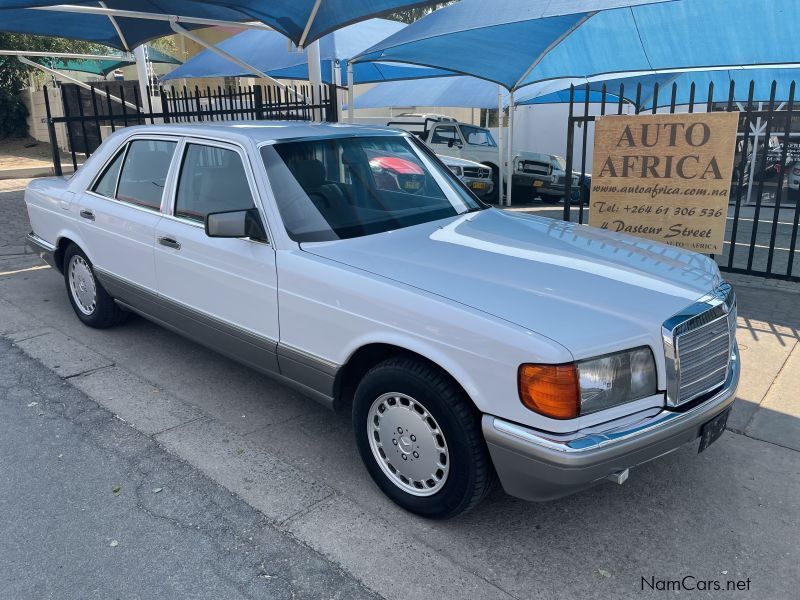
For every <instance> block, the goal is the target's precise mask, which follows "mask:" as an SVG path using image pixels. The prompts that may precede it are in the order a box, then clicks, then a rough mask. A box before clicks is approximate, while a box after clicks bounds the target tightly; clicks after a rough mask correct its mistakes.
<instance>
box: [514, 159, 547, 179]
mask: <svg viewBox="0 0 800 600" xmlns="http://www.w3.org/2000/svg"><path fill="white" fill-rule="evenodd" d="M520 164H521V165H522V170H523V171H524V172H525V173H535V174H537V175H550V173H552V171H553V167H552V165H550V164H549V163H543V162H539V161H538V160H523V161H520Z"/></svg>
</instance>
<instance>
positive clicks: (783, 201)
mask: <svg viewBox="0 0 800 600" xmlns="http://www.w3.org/2000/svg"><path fill="white" fill-rule="evenodd" d="M776 89H777V84H776V82H773V83H772V87H771V91H770V96H769V99H767V100H760V101H759V100H758V99H756V98H754V90H755V83H754V82H752V81H751V82H750V84H749V89H748V94H747V100H746V101H743V102H737V101H736V100H735V98H737V93H736V88H735V82H733V81H731V84H730V86H729V88H728V89H726V90H722V91H718V92H717V97H716V98H715V96H714V94H715V90H714V84H713V83H711V84H709V86H708V90H707V92H708V93H707V96H706V98H707V101H706V102H703V103H696V102H695V97H696V94H697V88H696V85H695V83H692V84H691V88H690V90H689V103H688V104H686V105H682V106H680V105H676V96H677V83H673V84H672V87H671V89H669V88H667V89H665V90H659V86H658V83H656V84H654V86H653V88H652V89H647V90H643V89H642V84H641V83H640V84H638V85H637V87H636V91H635V96H634V95H633V94H629V95H628V97H630V98H634V97H635V100H632V101H631V100H627V99H626V92H625V86H624V84H621V85H620V87H619V90H617V89H616V87H615V88H614V89H613V90H607V89H606V86H605V85H603V86H602V88H601V89H600V90H599V92H600V93H599V102H596V100H597V99H598V98H597V92H598V90H597V88H596V87H595V88H590V86H589V85H586V87H585V89H584V88H583V87H581V88H578V90H579V91H583V92H584V94H583V97H584V99H583V101H578V102H576V94H575V92H576V88H575V87H571V88H570V95H569V121H568V126H567V156H566V163H567V165H566V178H565V179H566V180H565V185H566V189H565V191H564V214H563V219H564V220H567V221H570V220H571V221H577V222H579V223H586V222H587V221H588V211H589V208H588V200H589V199H590V195H591V186H590V183H589V177H588V176H587V147H588V146H589V145H590V144H592V143H593V139H592V137H593V136H592V135H591V134H590V132H589V130H590V128H593V126H592V124H593V123H594V121H595V118H596V117H597V116H598V115H607V114H626V112H625V111H627V112H633V113H635V114H641V113H642V112H643V111H642V98H644V97H647V98H649V100H648V102H647V103H648V109H647V111H646V112H649V113H652V114H656V113H657V112H658V113H659V114H662V113H667V112H668V113H670V114H672V113H676V112H690V113H691V112H697V111H706V112H711V111H728V112H730V111H739V113H740V117H739V129H738V134H737V147H736V154H735V157H736V158H735V161H734V176H733V180H732V181H731V192H730V195H729V198H730V201H729V207H728V216H727V222H726V227H725V249H724V252H723V253H722V254H721V255H718V256H715V257H713V258H715V259H716V261H717V263H718V264H719V266H720V269H721V270H723V271H729V272H733V273H743V274H747V275H758V276H763V277H771V278H780V279H787V280H791V281H800V266H798V265H797V264H796V263H797V262H798V259H800V257H798V256H797V252H798V249H797V235H798V220H799V219H800V189H798V188H799V187H800V113H798V111H797V110H796V107H795V82H792V83H791V85H790V88H789V93H788V99H787V100H785V101H778V100H776ZM703 91H704V92H705V91H706V90H705V88H704V89H703ZM592 94H595V96H594V97H593V96H592ZM659 94H662V97H663V96H664V95H666V94H670V96H669V98H670V101H669V102H668V103H661V104H662V106H659ZM590 100H592V102H591V103H590ZM576 130H577V131H576ZM588 169H589V171H590V170H591V165H588ZM576 171H577V173H575V172H576ZM574 173H575V175H573V174H574ZM573 179H574V181H573ZM574 184H577V185H578V191H579V193H577V194H576V193H575V191H574Z"/></svg>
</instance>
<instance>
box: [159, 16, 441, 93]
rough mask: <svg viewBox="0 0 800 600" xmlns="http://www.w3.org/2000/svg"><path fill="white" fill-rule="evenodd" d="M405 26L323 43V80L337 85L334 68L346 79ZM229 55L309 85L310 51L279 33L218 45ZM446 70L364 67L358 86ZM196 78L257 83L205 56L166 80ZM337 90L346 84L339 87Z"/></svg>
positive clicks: (359, 29)
mask: <svg viewBox="0 0 800 600" xmlns="http://www.w3.org/2000/svg"><path fill="white" fill-rule="evenodd" d="M403 27H405V25H403V23H399V22H397V21H389V20H387V19H369V20H367V21H362V22H360V23H355V24H353V25H349V26H347V27H344V28H342V29H339V30H337V31H334V32H333V33H330V34H328V35H326V36H325V37H323V38H322V39H321V40H320V42H319V50H320V65H321V69H322V80H323V81H324V82H325V83H333V73H334V65H335V63H336V61H339V63H340V69H341V73H342V74H341V77H342V80H343V81H344V80H345V78H346V69H347V59H348V58H350V57H351V56H354V55H356V54H358V53H359V52H361V51H362V50H363V49H365V48H367V47H368V46H370V45H371V44H374V43H376V42H377V41H379V40H382V39H383V38H385V37H386V36H388V35H391V34H392V33H394V32H396V31H399V30H401V29H402V28H403ZM217 47H218V48H220V49H221V50H224V51H225V52H227V53H228V54H231V55H233V56H235V57H236V58H238V59H240V60H243V61H244V62H246V63H247V64H249V65H252V66H253V67H256V68H257V69H259V70H260V71H262V72H264V73H266V74H268V75H269V76H270V77H274V78H276V79H308V56H307V53H306V51H305V50H298V49H297V48H296V47H293V48H289V47H288V44H287V41H286V38H285V37H284V36H283V35H281V34H280V33H278V32H276V31H263V30H248V31H244V32H242V33H239V34H237V35H234V36H233V37H230V38H228V39H227V40H224V41H223V42H221V43H219V44H217ZM451 74H452V73H450V72H448V71H442V70H440V69H427V68H424V67H418V66H415V65H406V64H385V63H360V64H357V65H354V70H353V77H354V82H355V83H370V82H376V81H391V80H397V79H415V78H423V77H437V76H441V75H451ZM196 77H252V73H250V72H249V71H247V70H246V69H244V68H243V67H241V66H240V65H237V64H236V63H233V62H231V61H229V60H228V59H226V58H224V57H222V56H220V55H219V54H216V53H215V52H213V51H211V50H204V51H202V52H200V53H199V54H197V55H196V56H194V57H192V58H191V59H189V60H188V61H186V62H185V63H184V64H183V65H182V66H180V67H178V68H177V69H175V70H174V71H172V72H171V73H169V74H168V75H167V76H166V77H164V78H163V79H165V80H168V79H182V78H196ZM336 83H337V84H338V83H340V82H336Z"/></svg>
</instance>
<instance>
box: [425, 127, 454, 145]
mask: <svg viewBox="0 0 800 600" xmlns="http://www.w3.org/2000/svg"><path fill="white" fill-rule="evenodd" d="M451 142H452V143H454V144H456V143H459V142H460V140H459V138H458V132H457V131H456V126H455V125H439V126H438V127H437V128H436V129H434V130H433V137H431V144H449V143H451Z"/></svg>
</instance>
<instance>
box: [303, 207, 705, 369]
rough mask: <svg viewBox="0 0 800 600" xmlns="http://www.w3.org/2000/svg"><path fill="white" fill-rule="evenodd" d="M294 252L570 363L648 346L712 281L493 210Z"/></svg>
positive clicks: (553, 224)
mask: <svg viewBox="0 0 800 600" xmlns="http://www.w3.org/2000/svg"><path fill="white" fill-rule="evenodd" d="M302 248H303V250H305V251H307V252H310V253H312V254H315V255H317V256H321V257H324V258H327V259H330V260H334V261H337V262H340V263H343V264H346V265H349V266H351V267H356V268H358V269H362V270H365V271H369V272H371V273H374V274H376V275H380V276H382V277H386V278H389V279H392V280H394V281H397V282H401V283H403V284H406V285H409V286H413V287H415V288H418V289H421V290H425V291H427V292H429V293H433V294H437V295H439V296H442V297H445V298H448V299H450V300H452V301H455V302H458V303H460V304H463V305H467V306H469V307H472V308H474V309H477V310H480V311H483V312H485V313H489V314H491V315H494V316H496V317H499V318H502V319H504V320H507V321H510V322H513V323H515V324H517V325H519V326H521V327H524V328H526V329H528V330H530V331H533V332H536V333H538V334H540V335H544V336H546V337H548V338H551V339H553V340H555V341H557V342H559V343H560V344H562V345H563V346H565V347H566V348H567V349H569V350H570V351H571V352H572V354H573V356H574V357H575V358H576V359H578V358H585V357H587V356H596V355H599V354H602V353H605V352H611V351H614V350H619V349H622V348H626V347H633V346H636V345H641V344H650V345H651V346H653V347H657V346H658V345H660V343H661V342H660V335H661V323H663V322H664V321H665V320H666V319H667V318H668V317H670V316H672V315H674V314H675V313H676V312H678V311H679V310H681V309H683V308H685V307H686V306H688V305H690V304H692V303H693V302H694V301H696V300H697V299H698V298H700V297H701V296H703V295H705V294H706V293H708V292H709V291H711V290H712V289H714V288H715V287H717V286H718V285H719V283H720V281H721V280H720V276H719V270H718V269H717V267H716V265H715V264H714V262H713V261H712V260H711V259H709V258H707V257H705V256H702V255H700V254H695V253H693V252H685V251H682V250H680V249H677V248H674V247H671V246H666V245H663V244H660V243H657V242H652V241H649V240H645V239H641V238H636V237H632V236H626V235H620V234H615V233H611V232H607V231H604V230H601V229H596V228H591V227H587V226H584V225H577V224H574V223H567V222H564V221H559V220H554V219H548V218H543V217H536V216H532V215H524V214H521V213H513V212H507V211H501V210H497V209H488V210H483V211H479V212H475V213H470V214H467V215H462V216H458V217H453V218H450V219H445V220H440V221H436V222H433V223H425V224H422V225H416V226H413V227H407V228H404V229H399V230H396V231H389V232H385V233H381V234H375V235H370V236H365V237H361V238H354V239H349V240H338V241H334V242H317V243H305V244H302Z"/></svg>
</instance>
